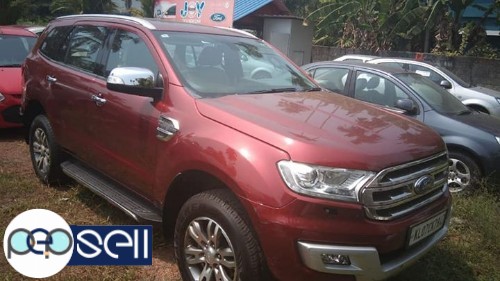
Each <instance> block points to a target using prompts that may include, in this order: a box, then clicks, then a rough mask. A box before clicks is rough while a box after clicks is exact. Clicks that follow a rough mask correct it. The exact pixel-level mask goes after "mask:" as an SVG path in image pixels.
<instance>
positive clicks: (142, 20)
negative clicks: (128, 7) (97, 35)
mask: <svg viewBox="0 0 500 281" xmlns="http://www.w3.org/2000/svg"><path fill="white" fill-rule="evenodd" d="M86 17H98V18H114V19H123V20H128V21H131V22H135V23H138V24H140V25H142V26H144V27H146V28H149V29H156V27H155V26H154V25H153V24H151V23H150V22H149V21H147V20H145V19H141V18H136V17H129V16H121V15H109V14H83V15H71V16H62V17H58V19H69V18H86Z"/></svg>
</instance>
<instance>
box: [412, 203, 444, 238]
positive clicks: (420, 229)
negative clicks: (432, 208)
mask: <svg viewBox="0 0 500 281" xmlns="http://www.w3.org/2000/svg"><path fill="white" fill-rule="evenodd" d="M445 220H446V211H445V212H442V213H440V214H439V215H437V216H435V217H433V218H431V219H428V220H426V221H424V222H423V223H419V224H417V225H414V226H412V227H410V239H409V241H408V246H412V245H413V244H415V243H417V242H419V241H420V240H422V239H424V238H426V237H429V236H430V235H432V234H433V233H434V232H436V231H438V230H439V229H441V228H442V227H443V225H444V222H445Z"/></svg>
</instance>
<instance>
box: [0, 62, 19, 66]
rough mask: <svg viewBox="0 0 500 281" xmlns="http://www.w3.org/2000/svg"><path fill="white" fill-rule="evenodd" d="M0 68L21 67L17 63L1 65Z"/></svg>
mask: <svg viewBox="0 0 500 281" xmlns="http://www.w3.org/2000/svg"><path fill="white" fill-rule="evenodd" d="M0 67H21V65H20V64H18V63H13V64H2V65H0Z"/></svg>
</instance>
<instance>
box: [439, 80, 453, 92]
mask: <svg viewBox="0 0 500 281" xmlns="http://www.w3.org/2000/svg"><path fill="white" fill-rule="evenodd" d="M439 86H441V87H443V88H445V89H446V90H448V89H451V83H450V81H448V80H443V81H441V82H440V83H439Z"/></svg>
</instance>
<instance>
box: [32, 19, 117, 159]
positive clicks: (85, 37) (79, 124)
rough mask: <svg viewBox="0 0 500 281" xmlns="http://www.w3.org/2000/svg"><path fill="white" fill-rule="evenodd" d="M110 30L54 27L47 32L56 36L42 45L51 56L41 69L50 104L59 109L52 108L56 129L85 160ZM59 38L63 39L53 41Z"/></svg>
mask: <svg viewBox="0 0 500 281" xmlns="http://www.w3.org/2000/svg"><path fill="white" fill-rule="evenodd" d="M108 31H109V30H108V29H107V28H105V27H103V26H99V25H94V24H88V25H80V24H77V25H75V26H74V27H73V28H72V30H71V31H68V30H64V29H61V30H54V32H53V33H51V34H49V35H48V36H54V40H52V41H51V40H47V41H46V42H44V45H42V47H41V50H42V53H44V54H45V55H46V56H49V57H50V59H51V60H48V62H47V67H46V68H45V69H42V70H39V71H38V72H40V74H41V75H42V76H43V77H42V78H41V79H42V80H43V84H42V85H43V87H46V88H47V90H48V93H49V94H50V98H49V99H48V102H47V106H48V107H53V108H57V109H58V110H50V111H49V112H51V115H50V116H49V119H50V121H51V123H52V124H53V128H54V133H55V134H56V137H57V139H58V141H59V142H60V143H61V144H62V145H63V146H64V147H65V148H67V149H68V150H69V151H71V152H72V153H73V154H74V155H76V156H77V157H78V158H81V159H84V160H88V157H87V156H88V155H89V154H88V149H87V148H88V147H87V144H88V143H89V142H90V141H91V139H89V137H90V135H89V132H88V126H87V125H88V119H87V117H88V109H89V108H88V106H89V102H90V100H91V93H92V92H93V91H94V86H95V80H96V78H97V75H96V74H95V70H96V69H97V68H98V66H99V61H100V59H101V57H102V49H103V48H102V47H103V43H104V41H105V40H106V37H107V35H108ZM57 40H63V41H64V43H61V44H58V43H57V42H54V41H57ZM51 42H52V43H51ZM51 45H52V46H51ZM56 47H58V49H54V48H56ZM51 48H52V49H51Z"/></svg>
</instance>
